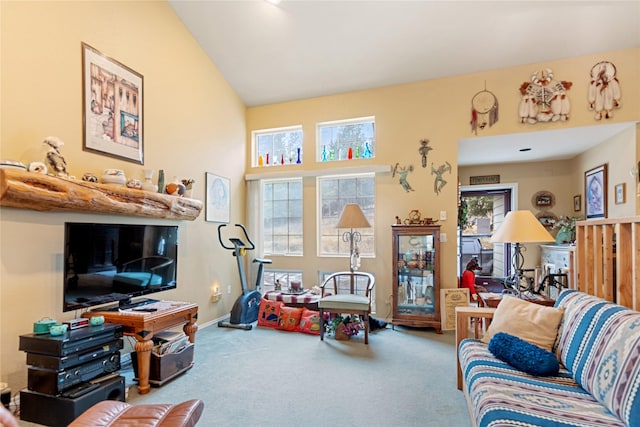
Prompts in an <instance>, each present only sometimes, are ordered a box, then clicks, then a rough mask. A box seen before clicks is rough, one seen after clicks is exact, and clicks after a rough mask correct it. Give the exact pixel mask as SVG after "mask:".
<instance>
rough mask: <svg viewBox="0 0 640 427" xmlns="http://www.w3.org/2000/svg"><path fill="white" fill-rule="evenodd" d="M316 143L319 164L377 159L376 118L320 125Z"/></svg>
mask: <svg viewBox="0 0 640 427" xmlns="http://www.w3.org/2000/svg"><path fill="white" fill-rule="evenodd" d="M316 141H317V143H316V160H317V161H318V162H332V161H338V160H353V159H368V158H371V157H375V156H374V153H375V117H362V118H359V119H350V120H339V121H333V122H324V123H318V125H317V136H316Z"/></svg>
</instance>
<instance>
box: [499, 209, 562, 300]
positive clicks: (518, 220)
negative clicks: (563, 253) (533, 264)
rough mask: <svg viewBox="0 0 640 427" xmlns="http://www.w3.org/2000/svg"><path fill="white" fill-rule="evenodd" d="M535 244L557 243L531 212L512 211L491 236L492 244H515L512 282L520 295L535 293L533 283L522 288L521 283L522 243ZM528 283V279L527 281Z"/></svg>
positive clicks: (522, 271) (522, 276) (523, 249)
mask: <svg viewBox="0 0 640 427" xmlns="http://www.w3.org/2000/svg"><path fill="white" fill-rule="evenodd" d="M535 242H539V243H542V242H555V239H554V238H553V236H552V235H551V234H549V232H548V231H547V230H546V229H545V228H544V227H543V226H542V224H541V223H540V221H539V220H538V218H536V217H535V216H534V215H533V214H532V213H531V211H526V210H523V211H511V212H508V213H507V215H506V216H505V217H504V220H503V222H502V224H500V227H499V228H498V230H497V231H496V232H495V233H493V236H491V243H511V244H513V257H512V259H511V262H512V265H513V274H512V275H511V278H510V281H512V285H513V288H514V289H515V291H516V293H517V294H518V295H519V294H520V292H522V291H530V292H533V291H534V290H535V289H534V285H533V283H528V284H527V286H526V287H524V288H523V287H521V285H520V282H521V280H522V279H523V278H524V268H523V267H524V255H523V254H522V252H523V251H525V250H526V248H523V247H522V246H521V245H520V244H521V243H535ZM525 281H526V279H525Z"/></svg>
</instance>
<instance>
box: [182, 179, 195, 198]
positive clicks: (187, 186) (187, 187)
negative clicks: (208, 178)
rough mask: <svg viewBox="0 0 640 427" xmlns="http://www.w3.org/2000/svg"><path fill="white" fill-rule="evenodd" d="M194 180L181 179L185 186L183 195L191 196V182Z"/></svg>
mask: <svg viewBox="0 0 640 427" xmlns="http://www.w3.org/2000/svg"><path fill="white" fill-rule="evenodd" d="M194 182H196V181H195V180H194V179H192V178H189V179H183V180H182V184H183V185H184V187H185V192H184V194H183V196H184V197H189V198H190V197H191V195H192V192H193V183H194Z"/></svg>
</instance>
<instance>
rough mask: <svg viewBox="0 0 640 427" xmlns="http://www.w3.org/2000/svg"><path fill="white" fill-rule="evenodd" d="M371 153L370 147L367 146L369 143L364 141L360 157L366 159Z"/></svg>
mask: <svg viewBox="0 0 640 427" xmlns="http://www.w3.org/2000/svg"><path fill="white" fill-rule="evenodd" d="M372 155H373V153H372V152H371V149H370V148H369V143H368V142H365V143H364V153H362V158H363V159H368V158H370V157H371V156H372Z"/></svg>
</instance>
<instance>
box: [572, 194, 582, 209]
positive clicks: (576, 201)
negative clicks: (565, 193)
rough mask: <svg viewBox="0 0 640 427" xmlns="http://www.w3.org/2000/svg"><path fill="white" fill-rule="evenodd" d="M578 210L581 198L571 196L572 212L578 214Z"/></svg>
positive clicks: (580, 205)
mask: <svg viewBox="0 0 640 427" xmlns="http://www.w3.org/2000/svg"><path fill="white" fill-rule="evenodd" d="M580 209H582V196H581V195H579V194H577V195H575V196H573V211H574V212H580Z"/></svg>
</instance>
